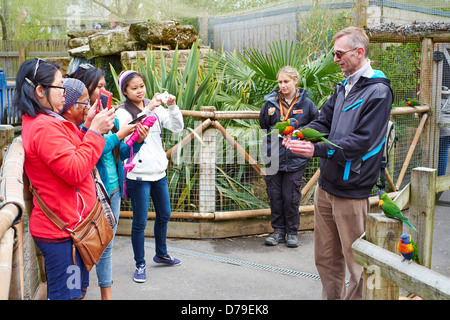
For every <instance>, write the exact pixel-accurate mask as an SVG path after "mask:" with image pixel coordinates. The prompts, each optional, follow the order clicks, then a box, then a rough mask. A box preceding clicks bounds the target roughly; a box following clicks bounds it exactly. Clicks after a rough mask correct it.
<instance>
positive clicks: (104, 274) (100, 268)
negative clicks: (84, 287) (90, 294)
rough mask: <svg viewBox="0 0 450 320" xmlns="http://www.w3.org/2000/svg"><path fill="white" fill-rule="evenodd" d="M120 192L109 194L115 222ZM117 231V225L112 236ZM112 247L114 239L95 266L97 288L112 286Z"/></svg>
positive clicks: (118, 211)
mask: <svg viewBox="0 0 450 320" xmlns="http://www.w3.org/2000/svg"><path fill="white" fill-rule="evenodd" d="M120 199H121V197H120V190H118V191H116V192H114V193H111V195H110V200H111V210H112V212H113V214H114V216H115V217H116V221H117V222H118V221H119V214H120ZM116 230H117V224H116V226H115V227H114V228H113V232H114V235H115V234H116ZM113 245H114V238H113V239H112V240H111V242H110V243H109V245H108V246H107V247H106V249H105V251H104V252H103V254H102V256H101V258H100V260H99V261H98V263H97V264H96V266H95V271H96V272H97V278H98V286H99V287H102V288H104V287H111V286H112V284H113V280H112V248H113Z"/></svg>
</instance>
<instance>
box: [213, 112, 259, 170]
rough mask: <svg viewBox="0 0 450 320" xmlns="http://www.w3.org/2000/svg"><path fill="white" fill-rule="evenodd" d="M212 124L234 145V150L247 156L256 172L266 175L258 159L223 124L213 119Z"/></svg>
mask: <svg viewBox="0 0 450 320" xmlns="http://www.w3.org/2000/svg"><path fill="white" fill-rule="evenodd" d="M212 125H213V126H214V128H216V129H217V130H219V131H220V133H221V134H222V135H223V136H224V138H225V139H226V140H227V141H228V142H229V143H230V144H231V145H232V146H233V148H234V150H236V151H237V153H239V154H240V155H241V156H243V157H244V158H245V160H246V161H247V162H248V163H249V164H250V165H251V166H252V168H253V169H255V171H256V172H258V174H259V175H260V176H262V177H264V176H265V175H266V173H265V172H264V170H263V169H262V168H261V167H260V166H259V165H258V163H257V162H256V160H254V159H253V158H252V157H251V156H250V155H249V154H248V153H247V152H246V151H245V150H244V148H242V147H241V146H240V145H239V143H237V142H236V140H234V138H233V137H232V136H231V135H230V134H229V133H228V131H227V130H226V129H225V128H224V127H222V125H221V124H220V123H219V122H217V121H213V123H212Z"/></svg>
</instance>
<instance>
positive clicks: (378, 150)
mask: <svg viewBox="0 0 450 320" xmlns="http://www.w3.org/2000/svg"><path fill="white" fill-rule="evenodd" d="M374 71H375V70H374ZM345 84H346V80H344V81H343V82H341V83H339V84H338V85H337V87H336V88H335V91H334V94H333V96H332V97H331V98H330V99H329V100H328V101H327V102H326V103H325V104H324V105H323V106H322V108H321V110H320V115H319V118H318V119H317V120H315V121H313V122H311V123H310V124H309V125H308V126H307V127H309V128H313V129H316V130H318V131H320V132H328V133H329V136H328V139H329V140H330V141H332V142H334V143H336V144H337V145H339V146H341V147H342V149H339V148H335V147H333V146H331V145H330V144H328V143H317V144H315V150H314V156H315V157H320V177H319V180H318V184H319V186H320V187H321V188H322V189H323V190H325V191H327V192H328V193H330V194H332V195H334V196H338V197H342V198H352V199H363V198H367V197H369V196H370V193H371V190H372V188H373V186H374V185H375V184H376V182H377V180H378V176H379V173H380V166H381V160H382V157H383V146H384V144H385V141H386V131H387V126H388V122H389V117H390V113H391V106H392V102H393V96H394V95H393V92H392V89H391V87H390V80H389V79H386V78H385V77H384V74H383V73H382V72H380V71H375V74H374V75H373V76H372V77H371V78H367V77H364V76H361V77H360V79H359V80H358V82H357V83H355V85H354V86H353V88H352V89H351V90H350V92H349V93H348V95H347V97H345Z"/></svg>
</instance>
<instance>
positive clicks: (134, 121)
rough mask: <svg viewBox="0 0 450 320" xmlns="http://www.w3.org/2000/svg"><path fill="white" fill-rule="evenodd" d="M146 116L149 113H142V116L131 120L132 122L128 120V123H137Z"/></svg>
mask: <svg viewBox="0 0 450 320" xmlns="http://www.w3.org/2000/svg"><path fill="white" fill-rule="evenodd" d="M145 117H147V115H145V114H143V115H140V116H139V117H137V118H136V119H134V120H131V121H130V122H128V124H135V123H138V122H139V121H141V120H142V119H144V118H145Z"/></svg>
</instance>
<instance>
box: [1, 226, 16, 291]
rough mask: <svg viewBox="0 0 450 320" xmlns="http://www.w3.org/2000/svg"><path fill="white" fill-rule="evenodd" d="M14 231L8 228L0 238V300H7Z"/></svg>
mask: <svg viewBox="0 0 450 320" xmlns="http://www.w3.org/2000/svg"><path fill="white" fill-rule="evenodd" d="M13 246H14V229H13V228H9V229H8V230H7V231H6V232H5V234H4V235H3V237H2V238H0V300H8V297H9V288H10V284H11V274H12V259H13V257H12V255H13Z"/></svg>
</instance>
